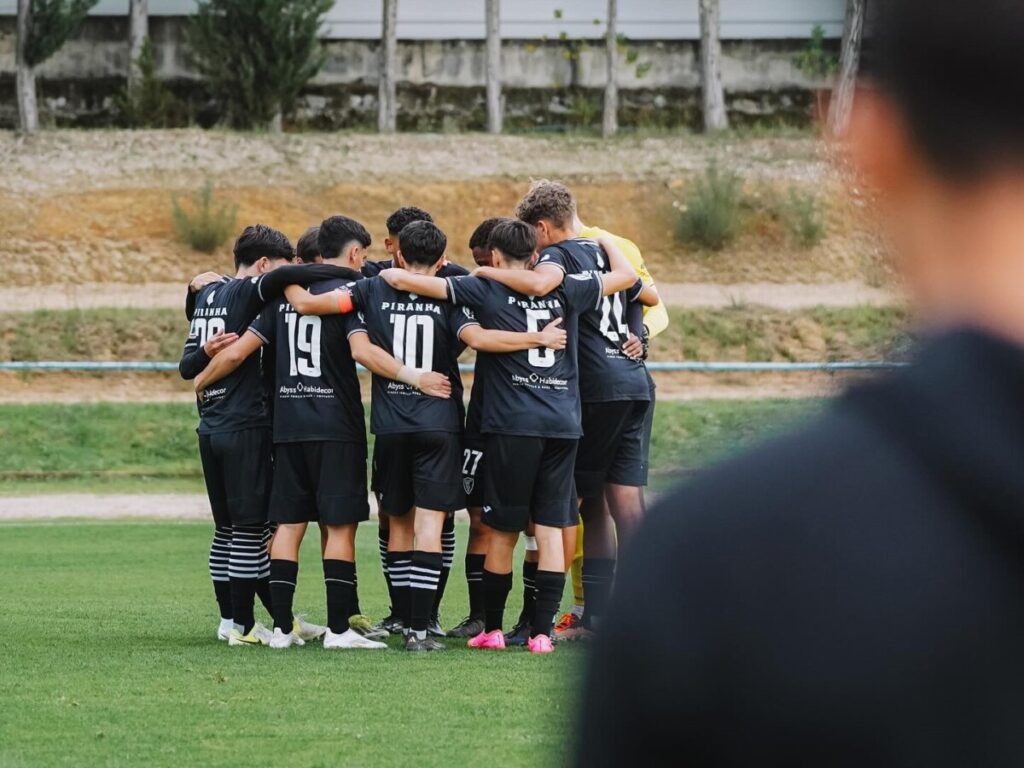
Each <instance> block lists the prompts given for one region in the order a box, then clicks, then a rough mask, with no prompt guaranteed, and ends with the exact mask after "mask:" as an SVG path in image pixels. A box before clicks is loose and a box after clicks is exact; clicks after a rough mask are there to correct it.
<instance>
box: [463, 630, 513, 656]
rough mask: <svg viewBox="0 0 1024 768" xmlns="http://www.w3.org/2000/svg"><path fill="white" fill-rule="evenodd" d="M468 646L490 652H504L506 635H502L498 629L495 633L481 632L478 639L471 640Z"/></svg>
mask: <svg viewBox="0 0 1024 768" xmlns="http://www.w3.org/2000/svg"><path fill="white" fill-rule="evenodd" d="M466 645H468V646H469V647H470V648H480V649H483V650H488V651H504V650H505V635H503V634H502V632H501V630H500V629H496V630H494V631H493V632H481V633H480V634H479V635H477V636H476V637H473V638H470V641H469V642H468V643H466Z"/></svg>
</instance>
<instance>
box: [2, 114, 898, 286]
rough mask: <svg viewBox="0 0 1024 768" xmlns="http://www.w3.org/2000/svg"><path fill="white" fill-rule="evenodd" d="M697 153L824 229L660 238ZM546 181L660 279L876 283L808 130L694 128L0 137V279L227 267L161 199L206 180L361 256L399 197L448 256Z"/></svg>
mask: <svg viewBox="0 0 1024 768" xmlns="http://www.w3.org/2000/svg"><path fill="white" fill-rule="evenodd" d="M712 159H714V160H717V161H718V162H720V163H721V164H722V165H723V166H726V167H729V168H732V169H735V170H737V171H739V172H740V173H742V174H743V175H744V178H745V179H746V180H747V184H748V187H749V189H748V191H750V192H751V193H753V194H759V193H761V192H778V191H784V190H785V189H787V188H789V187H791V186H796V187H800V188H803V189H809V190H814V191H816V192H817V193H819V194H820V195H822V197H823V198H824V199H826V200H827V210H828V215H827V237H826V238H825V240H824V241H823V242H822V244H821V245H819V246H816V247H814V248H811V249H809V250H795V249H794V248H793V247H792V246H791V245H790V244H789V243H788V242H787V241H786V239H785V238H784V237H780V236H779V234H778V232H777V231H774V230H772V228H771V227H765V226H761V225H758V226H755V227H753V229H752V230H751V231H749V232H747V233H746V234H745V235H743V236H742V237H741V238H740V239H739V240H738V241H737V242H736V243H735V244H734V245H732V246H730V248H728V249H727V250H725V251H723V252H720V253H710V252H700V251H691V250H688V249H686V248H683V247H681V246H680V245H678V244H677V242H676V241H675V238H674V235H673V231H674V224H675V219H676V216H677V213H676V211H675V209H674V208H673V204H674V203H678V202H679V201H680V199H681V198H682V196H683V195H684V194H685V191H686V188H687V185H688V184H689V183H690V181H691V180H692V178H693V176H694V174H695V173H696V172H699V171H701V170H702V169H703V168H704V167H705V166H706V165H707V164H708V163H709V162H710V161H711V160H712ZM542 176H548V177H556V178H562V179H565V180H566V181H568V182H570V183H571V184H572V186H573V188H574V190H575V191H576V193H577V195H578V197H579V200H580V208H581V213H582V214H583V217H584V219H585V220H588V221H590V222H593V223H598V224H600V225H601V226H604V227H605V228H607V229H610V230H613V231H616V232H620V233H622V234H625V235H628V236H630V237H632V238H633V239H634V240H636V241H637V242H638V243H639V244H640V246H641V247H642V249H643V251H644V254H645V257H646V258H647V260H648V262H649V263H650V264H651V266H652V269H653V270H654V272H655V275H656V277H657V278H658V279H659V280H661V281H663V282H701V283H756V282H773V283H774V282H784V283H821V282H836V281H851V280H853V281H859V282H861V283H867V284H869V285H882V284H885V283H886V282H887V281H888V280H889V275H888V272H887V270H886V269H885V268H884V266H882V263H881V261H882V260H881V250H880V248H879V245H878V243H877V242H876V240H875V238H874V236H873V234H872V233H871V229H870V227H868V226H867V225H866V223H865V221H864V210H863V209H864V202H863V200H861V199H860V197H859V196H858V194H857V192H856V190H854V189H853V188H852V187H851V186H850V185H849V184H848V183H845V182H844V179H843V177H842V175H841V173H840V172H839V171H838V170H837V168H836V166H835V165H834V164H833V163H832V162H831V161H830V160H829V158H827V157H826V156H825V152H824V150H823V149H822V146H821V145H820V143H818V142H817V141H815V140H814V139H812V138H769V139H743V140H740V139H724V140H723V139H716V140H712V139H705V138H701V137H693V136H678V137H659V138H623V139H621V140H617V141H613V142H611V143H604V142H601V141H600V140H598V139H590V138H571V137H570V138H567V137H556V138H542V137H514V136H506V137H490V136H483V135H458V136H440V135H433V136H431V135H401V136H395V137H380V136H371V135H351V134H293V135H285V136H280V137H272V136H260V135H251V134H237V133H223V132H216V131H198V130H187V131H81V132H79V131H52V132H44V133H42V134H40V135H39V136H37V137H32V138H23V137H17V136H15V135H14V134H12V133H0V258H2V259H4V262H5V269H4V272H3V277H2V278H0V284H6V285H8V286H28V285H37V284H47V285H52V284H80V283H97V282H99V283H108V282H110V283H132V284H135V283H145V282H162V281H180V280H182V279H184V278H186V277H187V276H189V275H191V274H193V273H195V272H196V271H200V270H204V269H207V268H211V267H213V268H218V269H224V270H226V269H228V268H229V267H230V253H229V250H228V249H227V248H226V247H225V248H222V249H220V250H219V251H218V252H217V253H215V254H213V255H211V256H207V255H205V254H199V253H196V252H194V251H192V250H191V249H189V248H188V247H186V246H184V245H182V244H180V243H178V242H176V240H175V237H174V232H173V228H172V224H171V217H170V210H171V198H172V195H181V194H183V193H188V192H191V191H194V190H195V189H197V188H198V187H199V186H200V185H201V184H202V183H203V182H204V181H206V180H210V181H212V182H213V183H214V185H215V186H216V188H217V191H218V195H219V196H220V197H221V198H222V199H223V200H226V201H230V202H231V203H233V204H234V205H236V206H237V208H238V223H239V226H241V225H242V224H244V223H251V222H255V221H264V222H267V223H270V224H273V225H275V226H277V227H279V228H281V229H282V230H284V231H285V232H286V233H287V234H289V235H290V236H291V237H293V238H294V237H297V236H298V235H299V234H300V233H301V232H302V231H303V230H304V229H305V228H306V227H307V226H309V225H310V224H313V223H315V222H318V221H320V220H321V219H322V218H323V217H324V216H326V215H329V214H331V213H336V212H339V211H343V212H345V213H348V214H350V215H353V216H355V217H356V218H358V219H360V220H362V221H364V222H365V223H366V224H367V226H368V227H369V228H370V231H371V233H372V235H373V236H374V241H375V245H374V249H375V251H376V253H377V254H378V255H379V254H380V253H381V250H380V244H381V242H382V241H383V238H384V235H385V232H384V220H385V218H386V217H387V215H388V213H390V212H391V211H392V210H393V209H394V208H396V207H398V206H399V205H402V204H416V205H420V206H421V207H424V208H426V209H428V210H430V211H432V212H433V213H434V214H435V216H436V218H437V220H438V222H439V223H440V224H441V226H442V228H443V229H445V231H446V232H447V233H448V234H449V238H450V243H451V246H450V252H451V255H452V257H453V258H454V259H455V260H456V261H462V262H464V263H466V262H467V261H468V258H467V255H466V242H467V241H468V238H469V235H470V233H471V232H472V230H473V228H474V227H475V226H476V224H477V223H478V222H479V221H480V220H482V219H483V218H486V217H489V216H494V215H501V214H507V213H510V212H511V210H512V207H513V206H514V204H515V202H516V200H517V199H518V198H519V196H520V195H521V194H522V193H523V192H524V191H525V189H526V187H527V184H528V182H529V180H530V179H531V178H537V177H542Z"/></svg>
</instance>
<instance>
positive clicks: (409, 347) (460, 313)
mask: <svg viewBox="0 0 1024 768" xmlns="http://www.w3.org/2000/svg"><path fill="white" fill-rule="evenodd" d="M349 290H351V291H352V301H353V303H354V304H355V306H356V308H357V309H358V310H359V315H360V318H361V320H362V322H363V324H364V326H363V330H364V331H365V332H366V333H368V334H369V335H370V341H372V342H373V343H374V344H376V345H377V346H378V347H381V348H383V349H386V350H387V351H388V352H390V353H391V354H392V355H394V356H395V358H396V359H397V360H399V361H401V362H402V363H404V364H405V365H407V366H409V367H410V368H415V369H417V370H421V371H435V372H437V373H444V374H446V375H447V376H448V378H449V379H450V380H451V381H452V397H450V398H447V399H445V400H442V399H440V398H437V397H431V396H430V395H425V394H423V393H422V392H420V391H419V390H418V389H416V388H415V387H410V386H409V385H407V384H403V383H402V382H400V381H394V380H392V379H387V378H384V377H381V376H377V375H376V374H374V376H373V399H372V408H371V410H370V431H371V432H373V433H374V434H375V435H386V434H397V433H403V432H421V431H430V432H460V431H461V430H462V408H461V403H462V377H461V376H459V372H458V357H459V354H460V353H461V352H462V350H463V349H464V345H463V344H462V342H461V341H459V334H460V333H461V332H462V329H463V328H465V327H466V326H468V325H477V321H476V318H475V317H474V316H473V313H472V312H471V311H470V310H469V309H468V308H466V307H455V306H453V305H452V304H450V303H448V302H446V301H437V300H435V299H429V298H425V297H423V296H417V295H416V294H410V293H406V292H404V291H396V290H395V289H394V288H392V287H391V286H390V285H388V284H387V283H386V282H384V281H383V280H381V279H380V278H370V279H368V280H360V281H359V282H357V283H355V284H354V285H353V286H352V287H351V288H350V289H349Z"/></svg>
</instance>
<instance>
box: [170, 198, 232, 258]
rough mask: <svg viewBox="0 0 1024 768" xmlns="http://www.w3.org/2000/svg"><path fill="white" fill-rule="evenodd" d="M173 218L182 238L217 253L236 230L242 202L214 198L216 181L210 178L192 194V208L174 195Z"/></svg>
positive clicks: (193, 246)
mask: <svg viewBox="0 0 1024 768" xmlns="http://www.w3.org/2000/svg"><path fill="white" fill-rule="evenodd" d="M171 204H172V209H171V218H172V220H173V222H174V231H175V232H176V233H177V235H178V239H179V240H181V241H182V242H183V243H187V244H188V245H190V246H191V247H192V248H193V249H194V250H197V251H201V252H203V253H213V252H214V251H215V250H217V249H218V248H219V247H220V246H222V245H223V244H224V243H226V242H227V240H228V238H229V237H231V234H232V232H234V230H235V222H236V221H237V219H238V206H236V205H233V204H232V203H218V202H216V201H215V200H214V194H213V184H212V183H210V182H209V181H207V182H206V183H205V184H203V186H202V187H200V188H199V190H198V191H197V192H195V193H194V194H193V195H192V202H191V205H190V206H189V207H190V208H191V210H186V208H184V207H182V205H181V203H180V202H179V200H178V198H177V197H173V198H172V199H171Z"/></svg>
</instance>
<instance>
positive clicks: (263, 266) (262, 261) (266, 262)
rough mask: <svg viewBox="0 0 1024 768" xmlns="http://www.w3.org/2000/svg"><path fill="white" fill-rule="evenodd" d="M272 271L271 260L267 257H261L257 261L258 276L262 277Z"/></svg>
mask: <svg viewBox="0 0 1024 768" xmlns="http://www.w3.org/2000/svg"><path fill="white" fill-rule="evenodd" d="M269 271H270V259H269V258H267V257H266V256H260V258H259V259H257V260H256V274H258V275H262V274H265V273H266V272H269Z"/></svg>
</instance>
